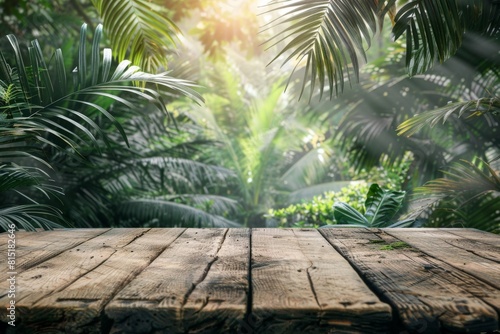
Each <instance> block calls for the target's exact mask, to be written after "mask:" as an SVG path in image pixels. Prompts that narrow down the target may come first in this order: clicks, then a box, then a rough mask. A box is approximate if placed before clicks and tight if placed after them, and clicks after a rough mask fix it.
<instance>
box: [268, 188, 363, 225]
mask: <svg viewBox="0 0 500 334" xmlns="http://www.w3.org/2000/svg"><path fill="white" fill-rule="evenodd" d="M367 192H368V184H367V183H365V182H362V181H361V182H353V183H352V184H351V185H349V186H347V187H344V188H342V189H341V190H340V191H336V192H334V191H329V192H326V193H324V194H323V195H320V196H314V197H313V199H312V200H311V201H307V202H302V203H296V204H291V205H289V206H287V207H285V208H281V209H270V210H269V212H268V213H267V214H266V215H265V217H266V225H267V226H279V227H320V226H324V225H330V224H335V222H336V221H335V217H334V215H333V212H334V208H333V205H334V204H335V203H336V202H339V201H341V202H347V203H350V205H351V206H352V207H354V208H355V209H356V210H360V211H361V210H363V205H364V202H365V194H366V193H367Z"/></svg>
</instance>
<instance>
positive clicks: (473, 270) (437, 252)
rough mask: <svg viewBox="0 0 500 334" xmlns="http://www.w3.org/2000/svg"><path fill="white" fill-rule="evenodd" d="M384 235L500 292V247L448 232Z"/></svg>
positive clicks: (389, 232) (401, 230)
mask: <svg viewBox="0 0 500 334" xmlns="http://www.w3.org/2000/svg"><path fill="white" fill-rule="evenodd" d="M385 232H386V233H388V234H389V235H392V236H393V237H396V238H398V239H400V240H403V241H405V242H406V243H408V244H410V245H411V246H413V247H416V248H418V249H419V250H421V251H423V252H424V253H426V254H429V255H430V256H433V257H435V258H438V259H440V260H442V261H444V262H446V263H448V264H450V265H452V266H453V267H455V268H458V269H460V270H463V271H465V272H467V273H469V274H471V275H472V276H475V277H477V278H479V279H481V280H483V281H485V282H487V283H489V284H490V285H492V286H494V287H496V288H497V289H500V247H495V246H492V245H488V244H484V243H481V242H478V241H475V240H469V239H465V238H463V237H461V236H458V235H456V234H451V233H448V232H447V231H439V230H432V231H418V230H404V229H400V230H392V229H386V230H385ZM499 240H500V237H499Z"/></svg>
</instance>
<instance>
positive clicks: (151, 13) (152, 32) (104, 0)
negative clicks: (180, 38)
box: [92, 0, 180, 73]
mask: <svg viewBox="0 0 500 334" xmlns="http://www.w3.org/2000/svg"><path fill="white" fill-rule="evenodd" d="M92 2H93V4H94V6H95V7H96V8H97V10H98V12H99V14H100V16H101V18H102V20H103V22H104V27H105V28H106V31H107V33H108V35H109V38H110V39H111V47H112V49H113V50H114V51H115V52H116V54H115V56H116V58H117V59H118V61H123V60H125V59H129V60H130V61H131V62H132V63H133V64H134V65H138V66H140V67H141V68H142V69H143V70H144V71H146V72H150V73H155V72H156V71H157V70H158V69H159V68H160V67H164V68H166V67H167V61H166V55H167V52H168V49H170V48H171V47H172V46H175V44H176V43H177V35H178V34H180V30H179V29H178V28H177V26H176V25H175V24H174V23H173V22H172V21H170V20H169V19H168V18H167V17H166V15H165V14H164V13H163V15H162V13H161V10H162V8H161V7H160V6H157V5H155V4H154V3H152V2H151V1H146V0H120V1H114V0H92Z"/></svg>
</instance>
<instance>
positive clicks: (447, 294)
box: [321, 229, 498, 333]
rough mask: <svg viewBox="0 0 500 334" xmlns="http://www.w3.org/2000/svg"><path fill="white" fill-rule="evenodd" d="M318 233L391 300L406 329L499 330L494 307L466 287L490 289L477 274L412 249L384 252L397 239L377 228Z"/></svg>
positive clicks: (449, 330) (435, 331) (370, 283)
mask: <svg viewBox="0 0 500 334" xmlns="http://www.w3.org/2000/svg"><path fill="white" fill-rule="evenodd" d="M321 233H322V234H323V235H324V236H325V237H326V238H327V239H328V240H329V241H330V242H331V244H332V245H334V246H335V247H336V248H337V249H338V250H339V251H340V252H341V253H342V254H343V255H344V256H345V257H346V258H347V259H348V260H349V261H350V262H351V264H352V265H353V266H354V267H355V268H356V269H357V270H358V272H360V273H361V274H362V276H363V277H364V278H365V281H367V282H369V285H371V286H372V287H373V288H374V289H375V290H376V292H377V293H378V294H379V295H380V296H382V298H383V299H384V300H387V301H388V302H389V303H391V304H392V306H393V307H394V309H395V312H396V313H397V314H398V315H399V318H400V319H401V321H402V324H403V326H404V327H405V329H406V330H408V331H410V332H418V333H439V332H440V331H446V332H458V333H466V332H467V333H469V332H474V333H478V332H481V331H493V330H497V329H498V315H497V313H496V312H495V310H494V309H493V308H492V307H490V306H489V305H488V304H486V303H485V302H484V301H483V300H481V299H480V298H477V297H476V296H474V294H473V293H471V292H469V291H468V290H467V289H466V288H465V287H466V286H469V285H472V286H474V285H478V286H480V287H486V288H488V289H492V287H489V286H487V285H485V284H484V283H483V282H481V281H479V280H477V279H476V278H474V277H472V276H470V275H468V274H466V273H464V272H462V271H460V270H458V269H457V268H454V267H452V266H450V265H448V264H447V263H445V262H443V261H440V260H438V259H436V258H434V257H431V256H429V255H426V254H425V253H423V252H421V251H419V250H418V249H417V248H414V247H403V248H397V249H393V250H382V249H381V248H383V246H386V247H387V246H388V245H393V246H396V245H397V244H395V242H400V240H399V239H396V238H394V237H392V236H390V235H388V234H387V233H385V232H384V231H381V230H368V229H322V230H321ZM399 245H400V246H402V245H401V244H399Z"/></svg>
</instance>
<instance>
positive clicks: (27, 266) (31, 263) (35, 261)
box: [20, 228, 111, 271]
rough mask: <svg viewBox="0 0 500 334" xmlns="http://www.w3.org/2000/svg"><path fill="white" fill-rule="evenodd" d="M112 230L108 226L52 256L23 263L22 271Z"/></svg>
mask: <svg viewBox="0 0 500 334" xmlns="http://www.w3.org/2000/svg"><path fill="white" fill-rule="evenodd" d="M110 230H111V229H110V228H107V229H105V230H104V231H103V232H102V233H99V234H96V235H94V236H92V237H91V238H89V239H85V240H82V241H81V242H79V243H76V244H71V245H68V248H65V249H62V250H61V251H58V252H55V253H53V254H51V256H50V257H48V258H45V259H43V260H36V259H33V261H29V262H27V263H24V264H22V265H21V266H20V269H21V270H22V271H26V270H28V269H31V268H33V267H36V266H38V265H39V264H42V263H44V262H45V261H48V260H51V259H52V258H54V257H56V256H58V255H61V254H62V253H64V252H65V251H67V250H69V249H72V248H74V247H77V246H80V245H81V244H83V243H84V242H87V241H90V240H92V239H94V238H97V237H98V236H100V235H102V234H104V233H106V232H109V231H110ZM52 244H53V243H51V244H50V245H52ZM46 247H48V245H45V246H44V247H42V249H45V248H46Z"/></svg>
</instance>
